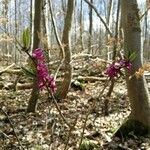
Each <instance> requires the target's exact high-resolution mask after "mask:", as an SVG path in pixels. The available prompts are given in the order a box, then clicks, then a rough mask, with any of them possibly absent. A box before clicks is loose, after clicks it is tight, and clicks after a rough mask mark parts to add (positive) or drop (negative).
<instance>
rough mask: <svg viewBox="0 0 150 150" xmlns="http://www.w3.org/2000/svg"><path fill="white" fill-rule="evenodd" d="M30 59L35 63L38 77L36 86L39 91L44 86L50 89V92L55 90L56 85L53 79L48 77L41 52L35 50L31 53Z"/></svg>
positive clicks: (40, 50) (38, 49)
mask: <svg viewBox="0 0 150 150" xmlns="http://www.w3.org/2000/svg"><path fill="white" fill-rule="evenodd" d="M32 57H33V58H34V59H35V60H36V61H37V76H38V85H39V88H40V89H43V88H44V87H45V86H47V87H48V88H50V89H51V91H52V92H55V90H56V83H55V80H54V77H53V76H51V75H49V73H48V67H47V65H46V64H45V62H44V61H45V57H44V53H43V50H42V49H41V48H37V49H35V50H34V51H33V53H32Z"/></svg>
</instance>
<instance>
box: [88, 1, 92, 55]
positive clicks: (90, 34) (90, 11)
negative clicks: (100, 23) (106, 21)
mask: <svg viewBox="0 0 150 150" xmlns="http://www.w3.org/2000/svg"><path fill="white" fill-rule="evenodd" d="M90 3H91V4H92V5H93V0H90ZM92 30H93V9H92V7H91V6H90V5H89V39H88V53H89V54H90V53H91V45H92Z"/></svg>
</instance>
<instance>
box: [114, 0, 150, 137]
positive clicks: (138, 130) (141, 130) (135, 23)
mask: <svg viewBox="0 0 150 150" xmlns="http://www.w3.org/2000/svg"><path fill="white" fill-rule="evenodd" d="M121 9H122V25H123V31H124V49H125V52H126V51H130V52H131V53H134V52H135V53H136V58H135V59H134V61H133V63H132V64H133V66H132V70H131V72H126V82H127V90H128V96H129V100H130V106H131V114H130V116H129V119H128V120H127V121H126V123H125V124H123V125H122V127H121V128H120V130H118V132H117V133H116V135H117V134H119V133H121V134H122V135H124V134H127V133H128V132H131V131H134V133H135V134H140V135H143V134H147V133H148V132H149V129H150V96H149V92H148V88H147V87H146V81H145V78H144V77H140V78H138V79H137V78H136V77H135V76H133V77H132V78H131V79H130V78H129V77H130V76H132V75H133V74H134V73H135V72H136V71H137V70H138V69H139V68H140V67H141V66H142V57H143V56H142V55H141V54H142V52H141V29H140V20H139V14H138V13H139V10H138V5H137V1H136V0H121ZM126 57H127V56H126Z"/></svg>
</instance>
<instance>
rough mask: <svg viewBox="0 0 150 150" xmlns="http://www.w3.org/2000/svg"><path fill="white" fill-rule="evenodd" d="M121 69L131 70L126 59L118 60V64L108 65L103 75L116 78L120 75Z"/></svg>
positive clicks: (129, 63) (130, 65)
mask: <svg viewBox="0 0 150 150" xmlns="http://www.w3.org/2000/svg"><path fill="white" fill-rule="evenodd" d="M122 68H126V69H128V70H129V71H130V70H131V68H132V64H131V62H130V61H129V60H126V59H120V60H119V61H118V62H116V63H113V64H110V65H109V66H108V67H107V69H106V72H105V74H106V75H107V76H109V77H110V78H114V77H117V76H118V75H119V74H121V69H122Z"/></svg>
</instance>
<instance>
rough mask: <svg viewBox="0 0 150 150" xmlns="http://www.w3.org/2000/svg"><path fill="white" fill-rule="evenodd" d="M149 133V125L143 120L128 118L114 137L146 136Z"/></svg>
mask: <svg viewBox="0 0 150 150" xmlns="http://www.w3.org/2000/svg"><path fill="white" fill-rule="evenodd" d="M148 134H149V129H148V127H147V126H145V125H143V124H142V123H141V122H139V121H136V120H132V119H128V120H127V121H126V122H125V123H124V124H122V125H121V127H120V128H119V129H118V130H117V131H116V133H115V134H114V137H119V138H126V137H130V136H134V135H135V136H144V135H148Z"/></svg>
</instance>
